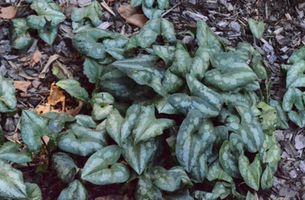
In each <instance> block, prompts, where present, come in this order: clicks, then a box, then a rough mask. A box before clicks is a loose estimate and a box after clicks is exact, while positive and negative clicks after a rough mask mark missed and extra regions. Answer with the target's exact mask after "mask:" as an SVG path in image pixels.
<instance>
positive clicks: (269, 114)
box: [256, 102, 278, 135]
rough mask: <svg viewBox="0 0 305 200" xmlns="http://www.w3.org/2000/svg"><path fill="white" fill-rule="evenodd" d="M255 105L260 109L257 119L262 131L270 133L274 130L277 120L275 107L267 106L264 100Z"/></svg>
mask: <svg viewBox="0 0 305 200" xmlns="http://www.w3.org/2000/svg"><path fill="white" fill-rule="evenodd" d="M256 107H257V108H258V109H261V110H262V111H261V112H260V114H259V119H260V121H261V123H260V124H261V127H262V129H263V131H264V133H267V134H268V135H272V134H273V133H274V131H275V126H276V124H277V121H278V118H277V115H276V110H275V108H273V107H271V106H269V105H268V104H266V103H264V102H260V103H259V104H257V105H256Z"/></svg>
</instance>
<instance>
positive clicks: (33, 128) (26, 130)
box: [20, 110, 48, 153]
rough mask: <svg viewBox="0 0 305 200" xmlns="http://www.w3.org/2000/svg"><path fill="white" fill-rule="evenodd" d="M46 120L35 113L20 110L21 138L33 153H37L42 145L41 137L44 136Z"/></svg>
mask: <svg viewBox="0 0 305 200" xmlns="http://www.w3.org/2000/svg"><path fill="white" fill-rule="evenodd" d="M47 123H48V120H47V119H45V118H43V117H41V116H39V115H38V114H36V113H35V112H32V111H29V110H22V118H21V125H20V129H21V137H22V140H23V142H24V143H25V144H26V145H27V147H28V148H29V150H30V151H31V152H33V153H39V152H40V150H41V148H42V144H41V139H40V138H41V137H42V136H44V135H46V134H47V133H46V132H45V128H46V127H47Z"/></svg>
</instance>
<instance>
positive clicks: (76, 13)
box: [71, 1, 103, 26]
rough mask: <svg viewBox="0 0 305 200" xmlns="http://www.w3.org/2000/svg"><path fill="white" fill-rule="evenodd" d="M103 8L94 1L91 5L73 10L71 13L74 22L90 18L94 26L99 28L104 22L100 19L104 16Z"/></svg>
mask: <svg viewBox="0 0 305 200" xmlns="http://www.w3.org/2000/svg"><path fill="white" fill-rule="evenodd" d="M101 9H102V6H101V5H100V4H99V2H97V1H93V2H92V3H91V4H90V5H88V6H86V7H83V8H73V10H72V13H71V19H72V21H75V22H78V21H81V20H82V19H85V18H89V19H90V20H91V22H92V24H93V26H99V25H100V24H101V23H102V21H101V20H100V18H101V17H102V16H103V13H102V11H101Z"/></svg>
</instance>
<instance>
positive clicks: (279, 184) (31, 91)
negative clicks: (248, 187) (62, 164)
mask: <svg viewBox="0 0 305 200" xmlns="http://www.w3.org/2000/svg"><path fill="white" fill-rule="evenodd" d="M67 1H69V0H67ZM59 2H60V3H64V2H65V1H64V0H60V1H59ZM83 2H85V1H83ZM12 3H13V4H15V5H17V4H18V5H19V9H18V13H17V17H19V18H20V17H23V16H26V15H28V13H29V12H30V9H29V6H28V5H27V3H25V2H15V1H12ZM12 3H11V2H10V1H9V0H7V1H6V0H0V8H1V7H7V6H10V5H12ZM106 3H107V4H108V6H109V7H110V9H111V10H112V11H113V12H114V13H115V16H113V15H112V14H111V13H110V12H108V11H107V10H105V9H103V18H102V21H103V22H106V21H107V22H108V23H110V26H109V27H108V28H107V29H108V30H112V31H116V32H119V33H123V34H125V35H132V34H133V33H135V32H137V31H138V30H139V28H138V27H136V26H134V25H130V24H127V23H126V22H125V19H124V18H122V17H121V16H120V14H119V13H118V9H119V7H120V5H126V4H128V3H129V2H127V1H123V0H121V1H119V0H108V1H107V2H106ZM173 7H174V8H173ZM170 8H173V9H171V10H170V11H169V12H168V13H167V14H166V15H165V16H164V18H166V19H167V20H169V21H171V22H173V23H174V25H175V30H176V32H177V33H180V32H183V31H185V30H186V29H185V25H190V26H195V25H196V21H197V20H198V19H202V20H204V21H206V22H207V24H208V25H209V26H210V28H211V30H213V31H214V32H215V33H217V34H218V35H220V36H222V37H225V38H227V39H228V40H229V41H230V42H231V44H232V45H233V46H236V45H237V44H238V42H242V41H247V42H249V43H250V44H252V45H253V46H254V47H255V48H256V49H258V50H259V51H260V53H261V55H262V56H263V58H264V60H265V62H266V64H267V65H268V67H269V69H270V71H271V73H272V83H273V86H272V88H271V91H270V99H275V100H280V101H281V100H282V98H283V95H284V93H285V91H286V88H285V73H284V72H282V71H281V68H280V65H281V64H286V63H287V61H288V58H289V57H290V56H291V55H292V54H293V53H294V52H295V51H296V50H298V49H300V48H301V47H302V46H304V44H305V17H304V11H305V3H302V2H301V1H298V0H268V1H262V0H240V1H237V0H231V1H230V0H189V1H181V0H170ZM66 14H69V11H67V13H66ZM248 18H253V19H255V20H257V21H263V22H264V23H265V31H264V34H263V37H262V39H261V40H257V39H255V38H254V37H253V35H252V33H251V31H250V29H249V26H248V23H247V19H248ZM70 25H71V20H70V19H69V18H68V19H66V21H65V22H64V23H63V24H62V25H61V27H60V31H59V36H58V37H57V39H56V41H55V42H54V43H53V45H52V46H50V45H48V44H46V43H44V42H43V41H42V40H41V39H39V37H38V36H37V35H33V37H35V38H36V41H35V44H34V45H33V46H32V47H31V48H30V50H28V51H17V50H14V49H12V48H11V46H10V41H9V26H10V20H4V19H1V18H0V72H1V74H2V75H4V76H5V77H7V78H11V79H13V80H14V81H26V82H30V83H31V84H30V86H29V88H28V89H27V90H26V92H25V91H20V90H18V94H17V95H18V105H17V108H18V109H19V110H22V109H34V108H36V107H37V106H39V105H44V104H45V103H46V102H47V97H48V96H49V94H50V88H51V84H52V83H53V82H56V81H58V78H57V77H56V76H55V75H53V73H52V71H51V70H50V71H49V72H47V73H46V76H45V77H44V78H39V74H40V73H41V71H42V69H43V68H44V66H45V65H46V64H47V62H48V59H49V58H50V56H53V55H54V54H58V55H60V56H61V57H60V58H59V59H58V61H59V62H61V63H62V64H63V65H65V66H66V67H67V69H68V70H69V71H70V72H71V74H72V75H73V77H74V78H75V79H76V80H79V81H80V82H81V83H82V85H83V86H85V87H86V89H87V90H89V93H90V91H92V90H93V89H94V85H93V84H90V83H89V82H88V80H87V78H86V77H85V75H84V74H83V72H82V63H83V57H82V56H81V55H80V54H79V53H78V52H76V51H75V50H74V48H73V47H72V44H71V36H72V33H71V32H69V30H68V32H66V31H65V28H67V27H69V26H70ZM181 37H182V38H181V39H183V40H184V41H187V40H189V39H190V38H188V36H181ZM37 48H38V49H39V50H40V52H41V54H42V57H41V59H40V61H39V62H38V63H36V64H34V66H33V67H32V66H31V65H32V63H31V58H32V56H33V54H34V52H35V50H36V49H37ZM66 105H67V106H68V107H71V109H72V108H75V107H76V106H77V105H76V104H75V102H74V101H73V100H71V99H69V98H68V99H67V102H66ZM58 109H61V108H60V107H59V108H58ZM81 112H85V111H81ZM20 115H21V113H20V112H18V113H17V114H15V115H14V116H9V115H6V114H3V115H2V122H1V125H2V127H3V130H4V133H5V134H6V138H7V139H8V140H12V141H18V140H20V135H19V132H20V130H19V125H20ZM275 134H276V137H277V140H278V145H279V146H280V147H281V149H282V155H281V157H282V159H281V161H280V163H279V166H278V171H277V172H276V174H275V181H274V185H273V187H272V188H271V189H268V190H265V191H259V192H258V197H259V199H276V198H282V199H304V200H305V161H304V159H305V154H303V153H304V149H305V131H304V128H297V127H296V126H295V125H294V124H292V123H291V124H290V129H289V130H285V131H283V130H276V132H275ZM77 159H78V160H80V162H81V160H82V158H77ZM35 162H36V163H32V164H31V166H27V165H19V166H17V167H18V168H19V169H20V170H22V171H23V173H24V178H25V181H29V182H35V183H37V184H38V185H39V186H40V187H41V189H42V193H43V199H55V198H57V196H58V195H59V193H60V191H61V190H62V189H63V188H65V187H66V184H64V183H62V182H61V181H60V179H59V178H56V172H55V171H52V170H49V169H47V170H44V173H36V170H37V167H38V166H40V167H41V168H43V167H44V166H46V164H47V163H48V157H47V156H46V154H45V153H44V152H42V153H41V154H39V155H36V157H35ZM85 186H86V188H88V189H89V193H90V199H96V200H97V199H98V200H106V199H107V200H108V199H115V200H123V199H124V200H127V199H133V197H132V196H133V193H134V189H135V183H130V184H126V185H124V184H117V185H114V186H113V185H111V186H103V187H101V186H95V185H91V184H89V183H86V185H85ZM122 188H123V189H126V190H125V191H123V189H122ZM109 195H110V196H109ZM111 195H112V196H111Z"/></svg>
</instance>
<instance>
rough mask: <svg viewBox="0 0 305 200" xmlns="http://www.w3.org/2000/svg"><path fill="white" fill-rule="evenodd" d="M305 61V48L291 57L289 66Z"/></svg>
mask: <svg viewBox="0 0 305 200" xmlns="http://www.w3.org/2000/svg"><path fill="white" fill-rule="evenodd" d="M304 60H305V46H303V47H301V48H300V49H299V50H297V51H296V52H295V53H294V54H293V55H292V56H290V58H289V64H295V63H297V62H299V61H304Z"/></svg>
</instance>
